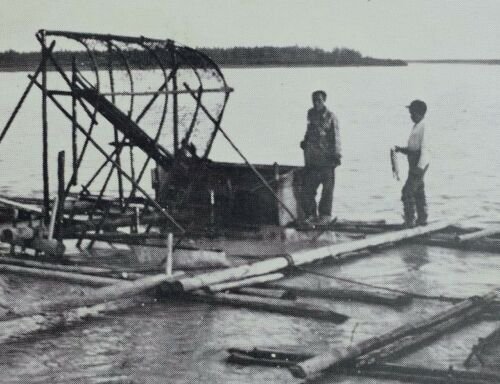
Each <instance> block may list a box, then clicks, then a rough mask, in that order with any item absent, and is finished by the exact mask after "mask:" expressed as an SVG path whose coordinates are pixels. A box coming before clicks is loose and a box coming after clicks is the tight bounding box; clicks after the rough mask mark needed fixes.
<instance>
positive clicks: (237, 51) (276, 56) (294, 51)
mask: <svg viewBox="0 0 500 384" xmlns="http://www.w3.org/2000/svg"><path fill="white" fill-rule="evenodd" d="M200 50H201V51H202V52H204V53H206V54H207V55H208V56H210V57H211V58H212V59H213V60H214V61H215V62H216V63H217V64H219V65H222V66H224V65H235V66H237V65H242V66H245V65H247V66H253V65H256V66H258V65H279V66H285V65H290V66H293V65H299V66H303V65H304V66H305V65H324V66H346V65H406V62H404V61H403V60H391V59H375V58H372V57H365V56H363V55H361V53H359V52H358V51H355V50H353V49H347V48H335V49H334V50H332V51H325V50H323V49H319V48H310V47H254V48H244V47H235V48H201V49H200Z"/></svg>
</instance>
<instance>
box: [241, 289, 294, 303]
mask: <svg viewBox="0 0 500 384" xmlns="http://www.w3.org/2000/svg"><path fill="white" fill-rule="evenodd" d="M233 293H236V294H242V295H248V296H260V297H270V298H274V299H282V300H295V299H296V298H297V297H296V296H295V295H293V294H291V293H290V292H289V291H287V290H286V289H264V288H253V287H247V288H240V289H238V290H236V291H233Z"/></svg>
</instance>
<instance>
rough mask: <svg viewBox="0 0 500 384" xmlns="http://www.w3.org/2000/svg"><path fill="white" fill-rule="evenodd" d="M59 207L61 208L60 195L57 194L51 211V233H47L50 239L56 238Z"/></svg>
mask: <svg viewBox="0 0 500 384" xmlns="http://www.w3.org/2000/svg"><path fill="white" fill-rule="evenodd" d="M58 208H59V196H56V198H55V200H54V204H53V205H52V211H51V212H50V221H49V233H48V235H47V239H48V240H52V239H53V238H54V231H55V228H56V218H57V210H58Z"/></svg>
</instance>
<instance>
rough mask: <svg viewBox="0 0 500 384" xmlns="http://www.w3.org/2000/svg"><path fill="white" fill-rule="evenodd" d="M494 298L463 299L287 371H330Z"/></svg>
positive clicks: (308, 373) (311, 374) (300, 373)
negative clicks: (435, 312)
mask: <svg viewBox="0 0 500 384" xmlns="http://www.w3.org/2000/svg"><path fill="white" fill-rule="evenodd" d="M497 298H498V291H497V290H494V291H492V292H490V293H488V294H487V295H484V296H482V297H481V298H471V299H467V300H464V301H462V302H460V303H458V304H455V305H453V306H452V307H451V308H449V309H447V310H444V311H442V312H439V313H437V314H434V315H432V316H429V317H427V318H424V319H422V320H417V321H414V322H409V323H407V324H404V325H402V326H400V327H398V328H396V329H394V330H392V331H390V332H388V333H385V334H383V335H380V336H375V337H372V338H369V339H367V340H364V341H362V342H360V343H358V344H355V345H352V346H349V347H347V348H344V349H334V350H331V351H328V352H325V353H322V354H319V355H317V356H315V357H313V358H312V359H309V360H306V361H304V362H302V363H300V364H297V365H295V366H293V367H290V371H291V372H292V374H293V375H294V376H295V377H299V378H306V377H315V376H318V375H320V374H321V373H322V372H323V371H325V370H328V369H331V368H333V367H335V366H338V365H339V364H342V363H344V362H346V361H350V360H354V359H356V358H357V357H359V356H361V355H364V354H366V353H369V352H371V351H373V350H375V349H378V348H382V347H383V346H386V345H388V344H391V343H393V342H395V341H396V340H399V339H401V338H403V337H405V336H408V335H412V334H418V333H421V332H423V330H426V329H428V328H430V327H432V326H435V325H437V324H439V323H442V322H444V321H446V320H449V319H452V318H455V317H460V316H467V315H468V314H469V313H470V311H472V310H475V309H476V308H478V309H481V310H484V309H485V308H487V307H488V305H490V304H491V302H493V301H494V300H495V299H497Z"/></svg>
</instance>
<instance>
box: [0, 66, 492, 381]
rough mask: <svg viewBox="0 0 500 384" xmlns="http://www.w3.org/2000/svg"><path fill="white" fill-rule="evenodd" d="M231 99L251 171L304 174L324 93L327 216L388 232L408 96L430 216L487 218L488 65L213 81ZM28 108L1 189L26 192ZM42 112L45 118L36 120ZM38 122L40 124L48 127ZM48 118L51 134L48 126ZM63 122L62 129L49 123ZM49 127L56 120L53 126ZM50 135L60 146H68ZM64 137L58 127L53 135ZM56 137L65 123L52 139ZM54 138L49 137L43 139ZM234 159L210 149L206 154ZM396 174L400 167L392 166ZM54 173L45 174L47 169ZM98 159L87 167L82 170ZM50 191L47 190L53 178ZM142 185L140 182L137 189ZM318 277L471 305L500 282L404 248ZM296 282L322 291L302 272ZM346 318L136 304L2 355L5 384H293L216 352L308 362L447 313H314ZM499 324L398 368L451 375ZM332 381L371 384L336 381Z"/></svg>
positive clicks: (11, 289) (32, 296) (420, 308)
mask: <svg viewBox="0 0 500 384" xmlns="http://www.w3.org/2000/svg"><path fill="white" fill-rule="evenodd" d="M224 74H225V76H226V79H227V81H228V84H229V85H230V86H232V87H234V88H235V92H234V94H232V96H231V97H230V99H229V103H228V106H227V109H226V113H225V118H224V119H223V127H224V129H225V130H226V132H228V134H229V135H230V136H231V138H232V139H233V140H234V142H235V143H236V144H237V145H238V146H239V147H240V148H241V150H242V151H243V152H244V153H245V154H246V156H247V157H248V158H249V160H250V161H252V162H256V163H272V162H275V161H276V162H278V163H280V164H297V165H300V164H302V154H301V150H300V148H299V145H298V143H299V142H300V140H301V139H302V136H303V134H304V130H305V116H306V111H307V109H308V108H309V106H310V93H311V91H313V90H315V89H318V88H321V89H324V90H326V92H327V93H328V100H327V105H328V106H329V107H330V108H331V109H332V110H333V111H335V113H336V114H337V116H338V118H339V121H340V126H341V136H342V145H343V159H342V165H341V167H340V168H338V172H337V185H336V190H335V202H334V211H335V215H337V216H339V217H340V218H348V219H375V218H385V219H388V220H390V221H399V220H401V217H400V215H401V214H400V212H401V207H400V201H399V198H400V189H401V187H402V182H397V181H396V180H394V179H393V178H392V173H391V167H390V162H389V148H390V147H391V146H393V145H396V144H398V145H404V143H405V141H406V139H407V137H408V134H409V131H410V129H411V121H410V119H409V115H408V111H407V110H406V109H405V108H404V106H405V105H407V104H408V103H409V102H410V101H411V100H412V99H414V98H420V99H423V100H425V101H426V102H427V104H428V108H429V109H428V116H427V117H426V121H427V130H428V131H427V134H428V140H429V142H430V143H431V149H432V160H431V166H430V168H429V171H428V174H427V176H426V188H427V193H428V200H429V206H430V218H431V219H436V218H441V217H447V216H453V217H460V218H464V219H467V222H468V223H474V224H481V225H486V224H491V223H497V224H498V223H499V222H500V193H499V190H500V181H499V180H500V179H499V178H498V176H497V168H498V166H499V163H500V156H499V154H498V151H497V146H498V143H499V139H500V133H499V132H500V131H499V129H498V121H499V117H500V66H479V65H445V64H439V65H437V64H412V65H409V66H408V67H394V68H390V67H373V68H364V67H360V68H259V69H226V70H225V71H224ZM0 79H1V83H2V88H1V89H0V116H1V119H2V120H1V121H2V123H3V122H6V121H7V118H8V115H9V113H10V111H11V110H12V109H13V107H14V105H15V103H16V101H17V98H18V97H19V96H20V95H21V93H22V91H23V89H24V87H25V85H26V84H27V79H26V73H0ZM39 103H40V97H39V95H38V94H36V92H35V93H34V94H33V95H30V96H29V97H28V99H27V102H26V105H25V106H24V107H23V110H22V111H21V113H20V115H19V117H18V119H17V120H16V122H15V124H14V126H13V127H12V130H11V131H10V132H9V134H8V135H7V137H6V139H5V142H4V143H2V145H1V146H0V168H1V173H0V192H1V193H7V194H13V193H23V194H28V195H39V193H40V189H41V188H40V185H41V184H40V181H41V176H40V174H41V165H40V145H39V143H40V133H39V132H40V125H41V123H40V121H41V119H40V114H39V113H40V112H39V111H40V108H39ZM49 111H50V112H51V113H54V112H55V111H54V110H49ZM51 116H52V115H51ZM52 119H53V120H51V121H56V122H58V121H59V120H57V118H56V117H53V118H52ZM61 121H62V120H61ZM56 125H57V124H56ZM57 129H59V128H56V129H54V130H53V131H52V132H51V135H52V136H51V142H50V143H51V145H52V146H53V147H57V146H61V147H63V146H64V145H65V144H67V143H68V141H67V134H66V133H62V132H63V131H57ZM61 129H63V128H61ZM64 129H67V126H66V127H65V128H64ZM54 131H55V132H54ZM211 157H212V158H213V159H216V160H231V161H239V159H238V157H237V155H236V154H235V153H234V152H233V151H232V150H231V148H230V147H229V146H228V145H227V144H226V143H225V142H224V140H223V138H222V137H218V139H217V140H216V143H215V145H214V148H213V151H212V156H211ZM400 160H401V161H400V168H401V173H402V175H403V176H404V174H405V172H406V168H405V166H404V163H403V159H400ZM51 164H54V162H51ZM96 164H100V160H99V161H97V160H96V161H95V162H94V163H93V162H92V161H91V162H90V163H89V164H88V165H87V170H88V172H91V170H92V169H93V168H95V166H96ZM52 180H55V179H54V178H53V179H52ZM148 183H149V180H147V181H145V187H146V188H149V186H148ZM321 271H322V273H325V274H337V275H339V274H341V275H342V276H343V277H348V278H353V279H358V280H362V281H364V282H368V283H372V284H377V285H384V286H388V287H392V288H399V289H407V290H412V291H416V292H419V293H428V294H432V295H439V294H442V295H452V296H464V297H465V296H471V295H475V294H483V293H485V292H487V291H488V290H490V289H492V288H493V287H496V286H497V285H498V283H499V282H500V278H499V276H500V275H499V271H500V258H499V257H498V255H497V254H484V253H475V252H462V251H457V250H450V249H442V248H436V247H423V246H418V245H417V246H415V245H408V246H405V247H398V248H397V249H390V250H387V251H385V252H383V253H378V254H375V255H374V256H373V257H370V258H368V259H363V260H358V261H355V262H352V263H350V264H347V265H344V266H341V267H338V266H323V267H322V268H321ZM1 282H2V284H1V286H0V287H1V288H2V291H3V292H4V293H5V296H6V297H7V298H8V299H9V300H15V299H19V298H20V297H22V300H27V301H30V300H33V301H36V300H38V299H40V298H50V297H54V296H57V295H59V294H61V293H63V292H64V293H67V291H68V289H71V290H74V291H75V292H76V291H78V290H80V289H81V288H77V287H69V286H68V285H65V284H62V283H54V282H43V281H40V280H32V279H26V280H24V279H22V280H21V279H20V278H18V277H13V276H8V277H7V276H4V277H3V280H2V281H1ZM294 283H295V284H298V285H301V286H313V287H317V286H329V285H333V284H334V281H333V280H331V279H328V278H326V277H322V278H320V277H317V276H314V275H312V274H309V275H304V276H303V277H300V278H297V279H296V281H294ZM327 304H328V305H330V306H331V307H332V308H334V309H336V310H337V311H338V312H341V313H345V314H347V315H349V316H350V319H349V320H348V321H347V322H346V323H344V324H341V325H335V324H331V323H328V322H324V321H316V320H309V319H300V318H294V317H286V316H281V315H270V314H265V313H259V312H254V311H249V310H245V309H230V308H221V307H213V306H210V305H204V304H189V303H182V304H181V303H168V304H166V303H162V304H157V305H154V306H147V307H144V308H136V309H134V310H131V311H128V312H126V313H124V314H116V315H112V316H109V317H106V318H103V319H99V320H96V321H92V322H90V323H88V324H85V326H77V327H73V328H70V329H65V330H62V331H61V332H56V333H50V334H44V335H39V336H37V337H36V338H34V339H30V340H28V341H25V342H22V343H16V344H12V345H8V346H4V347H3V351H2V354H1V356H0V367H1V369H2V378H1V379H0V381H1V382H5V383H28V382H30V383H38V382H40V383H41V382H51V383H68V382H76V383H254V382H270V383H298V382H299V381H298V380H297V379H294V378H293V377H292V376H291V374H290V373H289V372H288V371H286V370H280V369H271V368H260V367H240V366H237V365H230V364H227V363H226V362H225V360H224V359H225V357H226V353H225V350H226V349H227V348H230V347H248V348H251V347H253V346H260V347H275V348H289V349H294V350H297V351H304V352H313V353H318V352H321V351H325V350H327V349H328V348H330V347H332V346H346V345H349V344H350V343H355V342H357V341H361V340H363V339H364V338H366V337H369V336H371V335H374V334H377V333H381V332H386V331H389V330H390V329H392V328H395V327H397V326H398V325H400V324H401V323H402V322H404V321H407V320H410V319H414V318H415V317H419V316H424V315H428V314H430V313H433V312H435V311H437V310H439V309H442V308H445V307H446V306H447V305H448V304H444V303H439V302H432V301H431V302H421V301H416V302H415V303H414V304H412V305H411V307H410V308H408V309H405V310H403V311H397V310H393V309H387V308H382V307H379V306H370V305H355V304H349V305H347V304H345V303H340V302H329V303H327ZM495 326H498V324H495V323H493V322H483V323H480V324H478V325H475V326H471V327H470V328H469V329H467V332H460V333H456V334H452V335H450V336H448V337H445V338H443V339H440V340H439V341H438V342H436V343H434V344H433V345H432V346H429V347H427V348H425V349H424V350H422V351H419V352H416V353H414V354H413V355H411V356H410V357H409V358H407V359H405V360H404V362H405V363H410V364H417V365H424V366H428V367H429V366H431V367H440V368H448V366H449V365H454V366H455V367H458V368H463V367H462V362H463V360H464V359H465V357H466V356H467V354H468V353H469V350H470V346H471V344H472V343H475V342H476V341H477V338H478V337H482V336H484V335H486V334H488V333H489V332H490V331H491V330H493V329H494V328H495ZM330 382H339V383H370V384H371V383H385V382H386V381H381V380H380V381H376V380H373V379H360V378H339V379H338V380H337V381H334V380H332V381H330Z"/></svg>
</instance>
